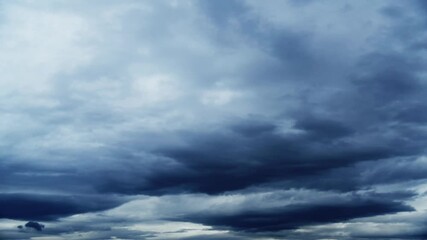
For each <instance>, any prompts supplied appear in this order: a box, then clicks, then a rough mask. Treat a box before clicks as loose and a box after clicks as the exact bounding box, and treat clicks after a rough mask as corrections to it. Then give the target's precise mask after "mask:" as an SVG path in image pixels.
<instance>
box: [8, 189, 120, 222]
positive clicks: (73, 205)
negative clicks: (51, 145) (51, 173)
mask: <svg viewBox="0 0 427 240" xmlns="http://www.w3.org/2000/svg"><path fill="white" fill-rule="evenodd" d="M120 203H121V201H120V200H119V199H116V198H115V197H114V196H111V197H108V198H106V197H104V196H102V197H101V196H98V197H97V196H95V197H91V196H77V195H74V196H64V195H41V194H0V218H9V219H19V220H54V219H57V218H60V217H65V216H70V215H73V214H77V213H85V212H93V211H100V210H105V209H109V208H112V207H115V206H118V205H119V204H120Z"/></svg>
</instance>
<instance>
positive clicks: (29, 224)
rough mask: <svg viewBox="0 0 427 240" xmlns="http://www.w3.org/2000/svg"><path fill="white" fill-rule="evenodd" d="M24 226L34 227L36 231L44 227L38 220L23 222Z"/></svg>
mask: <svg viewBox="0 0 427 240" xmlns="http://www.w3.org/2000/svg"><path fill="white" fill-rule="evenodd" d="M25 227H26V228H34V229H35V230H37V231H42V230H43V229H44V228H45V226H44V225H43V224H41V223H38V222H32V221H30V222H27V223H26V224H25Z"/></svg>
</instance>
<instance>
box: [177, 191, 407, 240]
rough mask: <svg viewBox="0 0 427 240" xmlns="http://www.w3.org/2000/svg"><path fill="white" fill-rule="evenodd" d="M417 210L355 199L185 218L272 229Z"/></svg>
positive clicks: (241, 228)
mask: <svg viewBox="0 0 427 240" xmlns="http://www.w3.org/2000/svg"><path fill="white" fill-rule="evenodd" d="M402 211H414V209H413V208H412V207H409V206H406V205H404V204H402V203H399V202H394V201H391V200H387V199H381V200H369V199H368V200H366V199H353V200H352V201H349V202H339V201H338V202H336V203H331V204H323V205H322V204H319V205H318V204H310V205H304V204H301V205H290V206H286V207H283V208H278V209H270V210H264V211H250V210H249V211H247V212H241V213H237V214H225V215H203V213H200V214H198V215H193V216H188V217H187V218H185V219H188V220H190V221H195V222H200V223H203V224H208V225H213V226H218V227H225V228H232V229H234V230H238V231H249V232H252V231H253V232H269V231H281V230H286V229H296V228H299V227H301V226H306V225H314V224H324V223H333V222H342V221H347V220H350V219H354V218H360V217H369V216H377V215H382V214H389V213H397V212H402Z"/></svg>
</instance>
